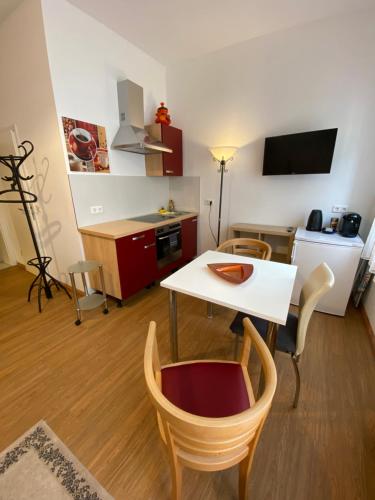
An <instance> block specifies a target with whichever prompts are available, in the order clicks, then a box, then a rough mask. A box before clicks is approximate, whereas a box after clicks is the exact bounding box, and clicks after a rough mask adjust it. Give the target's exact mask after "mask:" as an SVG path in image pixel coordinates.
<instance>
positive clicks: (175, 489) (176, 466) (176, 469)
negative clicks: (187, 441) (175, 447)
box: [171, 460, 182, 500]
mask: <svg viewBox="0 0 375 500" xmlns="http://www.w3.org/2000/svg"><path fill="white" fill-rule="evenodd" d="M171 472H172V500H181V498H182V497H181V491H182V466H181V464H180V463H179V462H178V460H174V461H173V463H172V464H171Z"/></svg>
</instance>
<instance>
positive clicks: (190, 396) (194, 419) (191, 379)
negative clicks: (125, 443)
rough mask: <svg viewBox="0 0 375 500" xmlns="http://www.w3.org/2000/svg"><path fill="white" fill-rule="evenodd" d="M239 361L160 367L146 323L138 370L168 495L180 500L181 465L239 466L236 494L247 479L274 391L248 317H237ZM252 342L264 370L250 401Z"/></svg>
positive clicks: (267, 358)
mask: <svg viewBox="0 0 375 500" xmlns="http://www.w3.org/2000/svg"><path fill="white" fill-rule="evenodd" d="M243 326H244V332H245V334H244V343H243V349H242V354H241V358H240V362H233V361H214V360H203V361H188V362H183V363H175V364H172V365H167V366H164V367H161V366H160V361H159V354H158V347H157V341H156V323H155V322H153V321H152V322H151V323H150V327H149V331H148V337H147V342H146V349H145V356H144V371H145V377H146V384H147V388H148V391H149V394H150V397H151V401H152V403H153V405H154V406H155V408H156V411H157V418H158V424H159V430H160V434H161V438H162V440H163V441H164V443H165V444H166V446H167V450H168V456H169V462H170V467H171V472H172V483H173V487H172V497H173V499H174V500H179V499H181V486H182V468H183V467H184V466H185V467H190V468H192V469H196V470H201V471H219V470H224V469H227V468H229V467H232V466H233V465H236V464H239V498H240V499H241V500H244V499H245V498H246V496H247V487H248V477H249V473H250V469H251V465H252V461H253V456H254V452H255V448H256V445H257V443H258V440H259V437H260V434H261V431H262V428H263V425H264V422H265V420H266V417H267V415H268V412H269V411H270V408H271V403H272V399H273V396H274V393H275V389H276V381H277V375H276V368H275V364H274V361H273V359H272V356H271V354H270V352H269V350H268V348H267V346H266V344H265V343H264V341H263V340H262V338H261V337H260V335H259V334H258V332H257V331H256V329H255V328H254V326H253V324H252V323H251V321H250V320H249V319H248V318H245V319H244V320H243ZM252 342H253V343H254V345H255V349H256V351H257V353H258V355H259V357H260V360H261V363H262V366H263V370H264V373H265V390H264V392H263V394H262V396H261V397H260V399H258V401H255V398H254V393H253V388H252V385H251V381H250V377H249V374H248V371H247V365H248V361H249V355H250V350H251V344H252Z"/></svg>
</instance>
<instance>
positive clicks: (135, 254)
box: [116, 229, 157, 299]
mask: <svg viewBox="0 0 375 500" xmlns="http://www.w3.org/2000/svg"><path fill="white" fill-rule="evenodd" d="M116 251H117V263H118V269H119V276H120V284H121V294H122V298H123V299H126V298H127V297H129V296H130V295H133V294H134V293H136V292H138V291H139V290H141V289H142V288H144V287H146V286H147V285H149V284H150V283H152V282H153V281H154V280H155V279H156V276H157V260H156V245H155V231H154V230H153V229H150V230H148V231H142V232H140V233H136V234H132V235H130V236H124V237H123V238H119V239H118V240H116Z"/></svg>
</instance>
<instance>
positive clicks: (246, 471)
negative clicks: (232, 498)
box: [238, 453, 253, 500]
mask: <svg viewBox="0 0 375 500" xmlns="http://www.w3.org/2000/svg"><path fill="white" fill-rule="evenodd" d="M252 459H253V453H249V454H248V455H247V457H246V458H244V459H243V460H242V462H240V465H239V477H238V479H239V482H238V498H239V500H246V498H247V489H248V485H249V475H250V468H251V462H252Z"/></svg>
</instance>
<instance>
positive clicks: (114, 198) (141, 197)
mask: <svg viewBox="0 0 375 500" xmlns="http://www.w3.org/2000/svg"><path fill="white" fill-rule="evenodd" d="M69 180H70V186H71V190H72V196H73V203H74V209H75V213H76V218H77V225H78V227H82V226H90V225H92V224H99V223H101V222H108V221H111V220H117V219H125V218H128V217H134V216H136V215H140V214H147V213H151V212H156V211H157V210H159V208H160V207H161V206H166V205H167V203H168V199H169V179H168V178H165V177H145V176H139V177H132V176H122V175H112V174H110V175H86V174H81V175H77V174H75V175H69ZM91 206H102V207H103V213H99V214H91V213H90V207H91Z"/></svg>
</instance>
